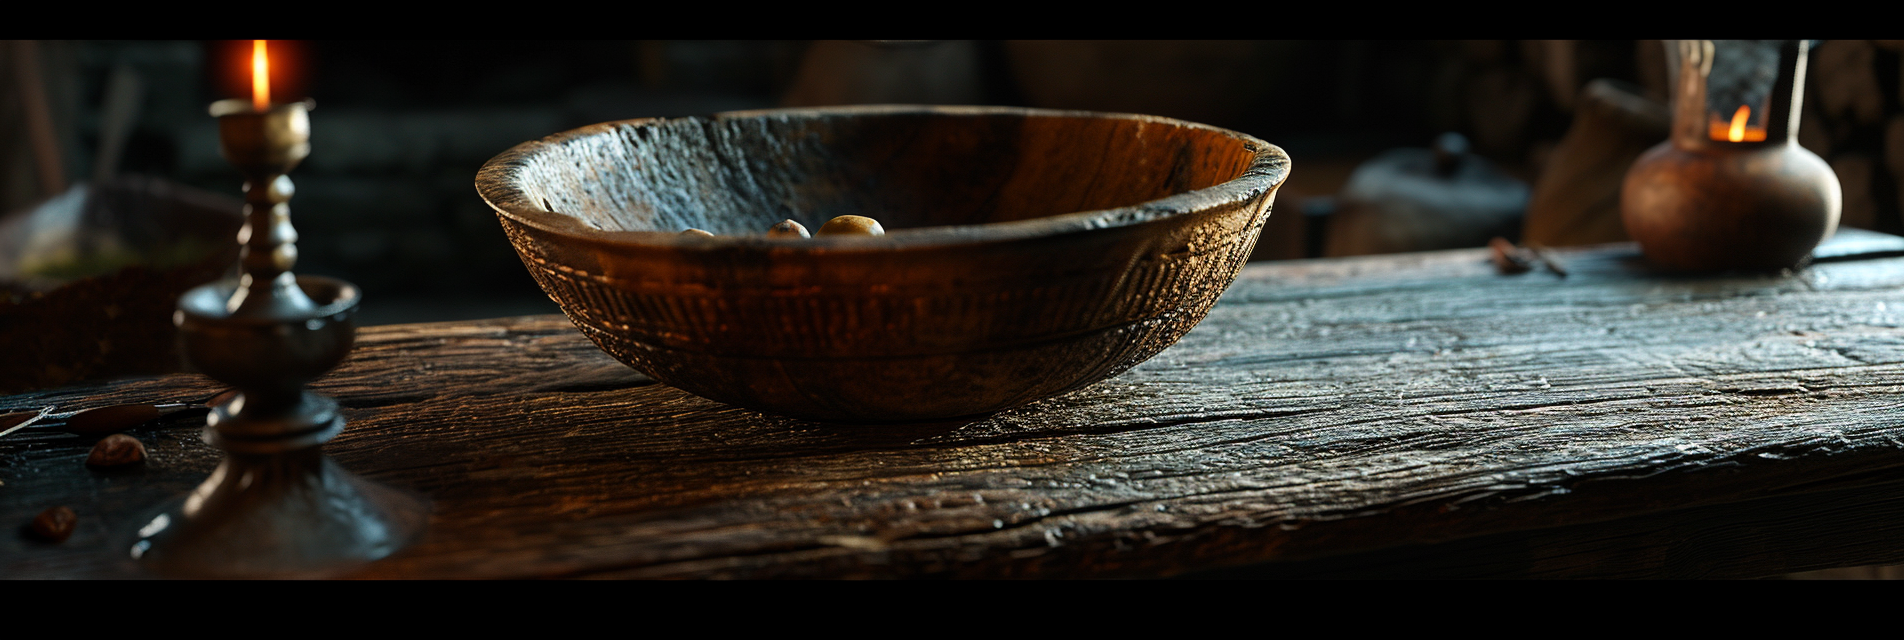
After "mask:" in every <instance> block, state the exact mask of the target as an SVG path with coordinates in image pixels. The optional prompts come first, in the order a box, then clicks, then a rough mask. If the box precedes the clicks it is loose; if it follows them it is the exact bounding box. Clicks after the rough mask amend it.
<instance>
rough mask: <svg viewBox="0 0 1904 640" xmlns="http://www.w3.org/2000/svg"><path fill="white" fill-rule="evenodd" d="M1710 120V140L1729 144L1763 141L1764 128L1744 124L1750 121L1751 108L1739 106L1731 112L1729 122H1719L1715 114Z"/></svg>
mask: <svg viewBox="0 0 1904 640" xmlns="http://www.w3.org/2000/svg"><path fill="white" fill-rule="evenodd" d="M1714 115H1715V117H1714V118H1713V120H1712V139H1714V140H1726V141H1730V142H1760V141H1763V140H1765V127H1763V126H1758V127H1754V126H1750V125H1748V124H1746V123H1747V122H1748V121H1750V120H1751V119H1752V107H1749V106H1746V105H1739V110H1738V111H1734V112H1732V119H1731V120H1729V121H1728V120H1720V119H1719V118H1717V117H1716V116H1717V114H1714Z"/></svg>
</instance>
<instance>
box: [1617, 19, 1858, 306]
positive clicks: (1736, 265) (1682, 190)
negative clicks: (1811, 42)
mask: <svg viewBox="0 0 1904 640" xmlns="http://www.w3.org/2000/svg"><path fill="white" fill-rule="evenodd" d="M1680 43H1681V46H1680V50H1679V53H1680V57H1681V59H1682V65H1681V67H1680V71H1679V78H1678V81H1679V82H1678V88H1677V93H1676V99H1675V105H1674V114H1673V134H1672V139H1670V140H1668V141H1666V142H1664V143H1661V144H1660V145H1659V146H1656V147H1654V148H1652V149H1651V150H1649V151H1647V152H1646V153H1645V154H1642V155H1641V156H1640V158H1639V160H1637V161H1635V162H1634V163H1633V168H1632V170H1631V171H1629V172H1628V173H1627V176H1626V182H1625V184H1624V185H1623V188H1622V192H1621V198H1620V205H1621V217H1622V219H1623V221H1624V222H1625V224H1626V231H1627V234H1628V235H1631V236H1632V237H1633V239H1634V240H1637V241H1638V242H1639V243H1640V248H1641V250H1642V251H1644V252H1645V253H1646V259H1647V261H1648V262H1650V263H1652V264H1653V265H1654V266H1656V267H1659V268H1662V269H1666V270H1670V271H1722V270H1730V269H1741V270H1773V269H1785V268H1792V267H1797V266H1799V265H1801V264H1803V263H1804V262H1805V261H1806V260H1807V259H1808V258H1809V257H1810V256H1811V251H1812V249H1813V248H1816V247H1817V246H1818V244H1819V243H1820V242H1823V241H1824V240H1825V238H1828V237H1830V236H1831V234H1832V232H1833V231H1835V230H1837V227H1838V214H1839V211H1840V209H1841V208H1842V206H1843V200H1844V198H1843V195H1842V193H1841V191H1840V187H1839V184H1838V177H1837V175H1836V174H1834V173H1832V171H1831V167H1830V165H1827V164H1825V161H1824V160H1823V159H1821V158H1819V157H1818V156H1817V154H1814V153H1812V152H1810V151H1808V150H1806V149H1805V148H1804V147H1800V146H1798V139H1797V132H1798V125H1797V122H1796V118H1795V116H1796V114H1797V113H1798V110H1799V102H1800V99H1801V97H1802V95H1803V94H1802V93H1801V91H1802V87H1803V86H1804V72H1805V67H1804V53H1805V43H1804V41H1798V42H1797V43H1796V44H1794V45H1790V46H1787V48H1786V51H1785V52H1784V53H1783V54H1782V55H1781V64H1782V66H1783V68H1782V69H1781V70H1780V76H1779V84H1778V85H1777V86H1776V87H1775V88H1774V89H1773V92H1772V99H1771V100H1772V104H1771V105H1770V108H1769V109H1768V113H1767V114H1766V118H1765V127H1766V134H1765V138H1764V140H1762V141H1758V142H1731V141H1726V140H1714V139H1712V135H1711V133H1710V129H1709V125H1708V121H1709V118H1708V115H1707V112H1706V109H1707V107H1706V75H1707V74H1708V73H1709V72H1710V70H1711V67H1712V62H1711V60H1712V58H1711V56H1712V51H1713V49H1712V45H1711V43H1710V42H1707V41H1680Z"/></svg>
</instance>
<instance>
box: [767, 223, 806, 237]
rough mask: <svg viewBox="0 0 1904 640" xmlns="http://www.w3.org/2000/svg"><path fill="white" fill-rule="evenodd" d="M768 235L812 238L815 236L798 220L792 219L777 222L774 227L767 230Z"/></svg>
mask: <svg viewBox="0 0 1904 640" xmlns="http://www.w3.org/2000/svg"><path fill="white" fill-rule="evenodd" d="M767 237H769V238H811V237H813V234H810V233H807V228H806V227H805V226H804V225H801V224H800V223H798V222H794V221H792V220H781V221H780V224H776V225H774V226H773V228H772V229H768V230H767Z"/></svg>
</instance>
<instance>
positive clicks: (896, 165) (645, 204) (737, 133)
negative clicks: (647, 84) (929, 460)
mask: <svg viewBox="0 0 1904 640" xmlns="http://www.w3.org/2000/svg"><path fill="white" fill-rule="evenodd" d="M548 143H554V145H553V147H551V146H546V145H547V144H548ZM544 145H545V146H543V147H542V148H540V149H538V150H536V152H534V153H525V154H522V155H521V156H519V157H521V158H522V161H521V165H520V166H519V167H518V170H519V171H520V173H518V174H517V176H516V177H517V179H516V180H513V181H512V183H513V185H514V186H515V187H516V188H517V189H519V191H518V194H519V197H521V198H523V199H526V200H527V202H526V203H522V204H526V205H528V208H531V209H541V210H544V211H552V212H555V213H557V214H558V215H559V216H560V217H562V218H566V219H567V220H566V221H564V222H565V223H567V222H570V221H572V222H573V223H575V224H579V225H580V226H582V227H585V228H588V229H594V230H601V231H610V232H618V231H634V232H644V231H645V232H664V233H678V232H680V231H682V230H684V229H687V228H698V229H703V230H706V231H710V232H713V233H715V234H720V235H728V236H759V235H762V234H764V233H765V232H766V231H767V229H768V228H769V227H771V226H772V225H774V224H775V223H778V222H780V221H781V220H785V219H792V220H795V221H797V222H799V223H801V224H803V225H805V226H806V227H807V228H808V229H818V228H819V226H820V225H821V224H823V223H825V222H826V221H827V220H829V219H832V218H833V217H835V216H840V215H847V214H853V215H861V216H868V217H871V218H874V219H876V220H879V221H880V223H881V224H882V225H883V226H884V227H885V228H886V229H887V230H888V232H890V233H895V234H899V235H903V234H904V233H905V232H906V231H907V230H915V229H922V228H931V227H946V226H958V225H979V224H989V223H1000V222H1014V221H1021V220H1029V219H1035V218H1043V217H1048V216H1054V215H1059V214H1067V213H1074V212H1086V211H1096V210H1105V209H1115V208H1120V207H1129V206H1132V205H1137V204H1140V203H1144V202H1148V201H1152V200H1157V199H1160V198H1165V197H1169V196H1173V195H1177V194H1184V193H1187V192H1191V191H1195V190H1199V189H1204V188H1207V187H1212V186H1216V185H1220V184H1223V183H1225V182H1228V181H1230V180H1233V179H1235V178H1237V177H1239V176H1242V175H1243V174H1244V173H1245V172H1246V171H1247V170H1248V169H1250V167H1251V165H1252V162H1253V161H1257V160H1259V155H1260V151H1261V146H1260V145H1261V143H1260V142H1255V141H1254V139H1251V138H1247V137H1243V136H1239V135H1237V134H1234V133H1231V132H1227V131H1223V130H1220V129H1215V128H1210V127H1204V126H1201V125H1193V124H1189V123H1184V122H1179V121H1174V120H1168V119H1163V118H1153V117H1147V116H1115V115H1103V114H1087V113H1078V112H1052V111H1043V112H1041V111H1028V110H999V109H984V108H970V109H959V108H944V107H940V108H933V109H930V110H927V109H918V108H914V109H894V108H883V109H882V108H870V109H830V110H823V111H818V110H816V111H764V112H739V113H730V114H722V115H720V116H715V117H712V118H681V119H673V120H645V121H630V122H620V123H608V124H603V125H596V126H594V127H589V128H585V129H582V130H578V131H576V132H571V133H570V134H565V135H562V136H557V137H554V138H551V139H549V140H545V141H544ZM1274 182H1280V180H1276V181H1273V182H1270V183H1269V184H1270V185H1273V184H1274ZM499 208H506V207H499ZM564 226H567V224H564Z"/></svg>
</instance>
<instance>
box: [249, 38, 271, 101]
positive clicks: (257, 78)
mask: <svg viewBox="0 0 1904 640" xmlns="http://www.w3.org/2000/svg"><path fill="white" fill-rule="evenodd" d="M251 106H252V108H255V109H257V110H259V111H265V110H268V109H270V108H271V62H270V60H269V59H268V58H266V56H265V53H264V41H263V40H252V41H251Z"/></svg>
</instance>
